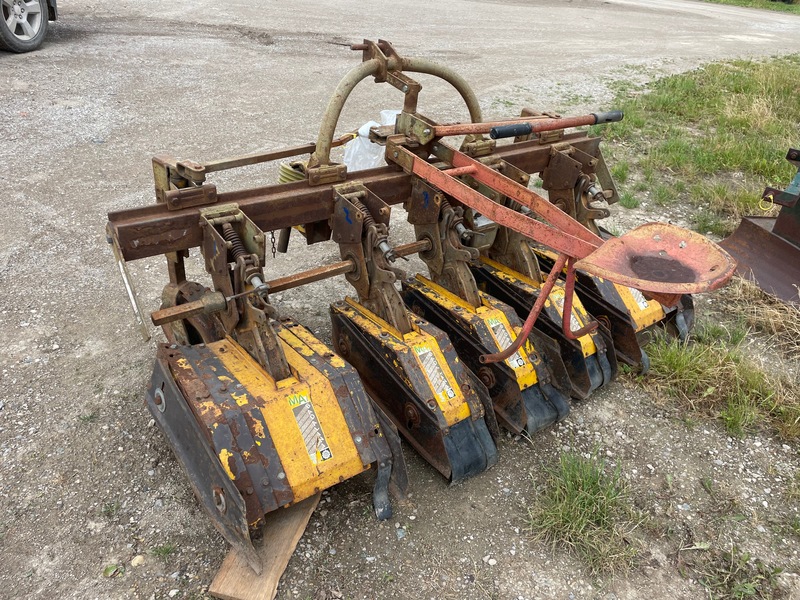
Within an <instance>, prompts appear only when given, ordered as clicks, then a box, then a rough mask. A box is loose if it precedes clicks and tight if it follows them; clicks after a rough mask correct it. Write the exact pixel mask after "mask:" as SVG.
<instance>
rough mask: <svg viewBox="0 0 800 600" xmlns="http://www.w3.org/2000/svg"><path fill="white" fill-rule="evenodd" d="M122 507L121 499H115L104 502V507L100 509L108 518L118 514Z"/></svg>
mask: <svg viewBox="0 0 800 600" xmlns="http://www.w3.org/2000/svg"><path fill="white" fill-rule="evenodd" d="M120 508H122V504H120V503H119V501H117V500H115V501H114V502H106V503H105V504H103V507H102V508H101V509H100V513H101V514H102V515H103V516H104V517H106V518H108V519H111V518H113V517H115V516H117V513H118V512H119V509H120Z"/></svg>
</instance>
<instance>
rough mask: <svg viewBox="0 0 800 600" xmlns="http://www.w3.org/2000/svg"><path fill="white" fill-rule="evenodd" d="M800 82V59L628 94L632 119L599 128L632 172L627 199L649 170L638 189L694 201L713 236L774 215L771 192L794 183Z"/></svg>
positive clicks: (746, 64)
mask: <svg viewBox="0 0 800 600" xmlns="http://www.w3.org/2000/svg"><path fill="white" fill-rule="evenodd" d="M765 4H772V5H781V6H783V7H786V6H787V5H784V4H782V3H779V2H765ZM796 8H797V9H798V12H800V6H796ZM798 80H800V55H792V56H787V57H783V58H773V59H769V60H753V61H745V60H738V61H730V62H722V63H712V64H709V65H706V66H704V67H702V68H699V69H696V70H695V71H691V72H689V73H684V74H680V75H674V76H670V77H665V78H662V79H659V80H657V81H655V82H652V83H651V84H649V85H648V86H647V87H646V88H638V89H637V88H635V87H634V86H631V85H627V86H621V87H619V91H618V93H617V98H616V100H615V104H614V108H619V109H622V110H623V111H625V119H624V120H623V121H621V122H619V123H611V124H609V125H605V126H603V127H598V126H595V127H593V128H591V130H592V132H593V133H595V134H599V135H603V136H604V137H605V138H607V139H608V140H609V141H610V142H611V144H610V147H611V149H612V154H613V155H615V156H614V157H615V159H616V160H617V161H621V162H622V163H623V164H624V165H625V166H624V167H623V168H622V171H623V172H624V173H625V175H624V177H623V178H618V179H619V182H620V183H621V184H622V185H621V186H620V187H621V188H622V190H621V191H622V192H623V193H624V192H625V189H624V188H625V186H624V183H625V181H628V180H629V177H628V171H636V172H639V173H641V174H642V176H643V180H642V181H638V182H637V183H636V184H634V191H642V190H641V188H642V187H646V189H648V190H649V191H650V193H651V195H652V197H653V200H654V202H655V204H656V205H658V206H665V207H666V206H669V205H670V204H672V203H673V202H674V201H675V200H676V199H678V200H685V201H688V202H689V203H690V204H691V205H692V206H694V207H696V209H697V211H698V213H699V216H698V217H697V218H696V219H695V226H696V227H697V228H698V230H699V231H703V230H702V228H703V227H708V225H709V223H711V224H712V225H713V227H711V228H710V229H708V228H707V229H706V230H705V231H709V230H711V231H714V232H715V233H717V234H718V235H719V234H727V233H728V232H730V231H731V230H732V227H733V226H734V225H735V224H736V223H737V222H738V221H739V219H740V218H741V216H742V215H744V214H765V213H764V211H763V210H761V209H760V208H759V205H758V203H759V198H760V195H761V192H762V191H763V189H764V187H765V186H766V185H774V186H777V187H781V186H782V185H783V184H785V183H787V182H788V181H791V178H792V177H793V175H794V169H793V167H792V166H791V165H790V164H789V163H788V162H787V161H786V160H785V158H784V157H785V154H786V149H787V148H788V147H789V146H791V145H792V144H793V143H794V144H796V143H797V142H796V141H797V138H798V136H800V126H798V123H800V102H797V83H796V82H797V81H798ZM614 142H619V144H615V143H614ZM611 162H614V161H611ZM617 164H619V162H618V163H617ZM676 181H677V182H680V185H676V184H675V182H676ZM775 211H776V209H775V208H774V207H773V208H772V209H770V211H769V212H775ZM769 212H768V213H767V214H769ZM712 218H713V219H712ZM705 231H703V233H705Z"/></svg>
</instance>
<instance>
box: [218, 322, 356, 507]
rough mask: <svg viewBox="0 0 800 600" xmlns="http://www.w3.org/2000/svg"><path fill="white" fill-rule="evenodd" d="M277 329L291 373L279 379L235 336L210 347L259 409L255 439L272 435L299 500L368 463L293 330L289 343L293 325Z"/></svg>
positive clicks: (252, 430) (329, 391) (323, 380)
mask: <svg viewBox="0 0 800 600" xmlns="http://www.w3.org/2000/svg"><path fill="white" fill-rule="evenodd" d="M276 329H277V332H278V336H279V337H280V339H281V342H282V343H283V350H284V352H285V354H286V359H287V361H288V363H289V366H290V368H291V370H292V372H293V373H294V375H295V376H294V377H289V378H286V379H284V380H282V381H279V382H275V380H274V379H273V378H272V377H271V376H270V375H269V374H268V373H267V372H266V371H264V369H263V368H262V367H261V366H260V365H259V364H258V363H257V362H256V361H255V360H254V359H253V358H252V357H251V356H250V355H249V354H248V353H247V352H246V351H245V350H244V349H243V348H241V346H239V345H238V344H236V343H235V342H234V341H233V340H228V339H226V340H222V341H220V342H214V343H212V344H209V345H208V347H209V348H210V349H211V350H212V351H213V352H214V353H215V355H216V356H217V358H218V359H219V360H220V362H222V364H223V365H224V367H225V369H226V370H227V371H228V372H230V373H231V375H233V377H234V378H235V379H236V380H237V381H238V382H239V383H241V384H242V386H243V387H244V389H245V390H246V393H247V395H248V396H249V399H248V405H249V406H250V407H252V409H253V410H256V411H258V412H257V413H256V414H255V415H253V416H254V417H260V418H254V419H253V421H255V423H256V424H255V425H253V426H252V427H251V432H252V434H253V435H254V439H255V441H256V443H257V444H259V438H260V439H261V440H265V439H270V440H271V442H272V444H273V445H274V446H275V449H276V451H277V453H278V456H279V457H280V461H281V468H282V469H283V471H284V473H286V480H287V482H288V484H289V486H290V487H291V489H292V493H293V494H294V497H295V502H299V501H300V500H303V499H305V498H308V497H309V496H312V495H313V494H315V493H316V492H317V491H319V490H324V489H327V488H329V487H331V486H332V485H334V484H336V483H338V482H339V481H342V480H344V479H348V478H350V477H353V476H354V475H356V474H358V473H360V472H362V471H364V470H365V469H366V468H368V466H365V465H363V464H362V462H361V458H360V456H359V455H358V451H357V449H356V447H355V443H354V442H353V439H352V437H351V434H350V430H349V428H348V426H347V422H346V421H345V419H344V415H343V414H342V410H341V407H340V406H339V401H338V400H337V398H336V396H335V394H334V392H333V388H332V386H331V384H330V382H329V381H328V379H327V378H326V377H325V376H324V375H323V374H322V373H321V372H319V371H318V370H317V369H316V368H315V367H313V366H312V365H311V364H310V363H309V362H308V360H307V358H306V357H307V356H310V354H309V353H308V351H304V352H302V353H301V352H299V351H298V350H299V349H301V348H300V346H297V338H296V336H294V337H295V339H293V340H292V343H291V344H290V343H288V342H287V341H286V338H292V337H293V334H292V333H291V330H289V329H286V328H283V327H277V328H276ZM293 329H294V328H293ZM296 347H297V349H296ZM301 405H304V406H301ZM298 407H300V408H301V409H302V413H301V414H300V417H301V418H303V419H305V420H304V421H303V426H304V429H303V430H301V424H300V422H299V421H298V412H297V409H298ZM251 414H252V413H251ZM261 419H263V422H264V424H266V431H264V427H263V425H261V424H260V422H259V421H260V420H261ZM262 434H266V435H262ZM304 434H305V435H304Z"/></svg>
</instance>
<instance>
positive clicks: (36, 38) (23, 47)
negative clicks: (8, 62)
mask: <svg viewBox="0 0 800 600" xmlns="http://www.w3.org/2000/svg"><path fill="white" fill-rule="evenodd" d="M48 14H49V13H48V7H47V0H0V49H6V50H10V51H11V52H30V51H31V50H36V49H37V48H38V47H39V46H41V45H42V42H43V41H44V36H45V35H47V19H48Z"/></svg>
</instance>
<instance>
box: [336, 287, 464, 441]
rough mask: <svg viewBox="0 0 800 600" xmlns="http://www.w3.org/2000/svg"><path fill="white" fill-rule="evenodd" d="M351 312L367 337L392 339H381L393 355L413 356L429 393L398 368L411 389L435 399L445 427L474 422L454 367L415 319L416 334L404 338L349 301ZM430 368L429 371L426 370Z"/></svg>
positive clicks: (354, 320) (422, 395) (356, 303)
mask: <svg viewBox="0 0 800 600" xmlns="http://www.w3.org/2000/svg"><path fill="white" fill-rule="evenodd" d="M345 301H346V302H347V304H348V308H346V309H345V311H346V314H347V318H348V319H350V320H351V321H352V322H353V324H354V325H355V326H356V327H358V328H359V329H361V330H362V331H364V332H365V333H366V334H367V335H371V336H375V337H377V336H379V335H380V334H381V332H386V333H387V334H388V335H387V336H385V337H384V338H382V339H381V343H382V344H384V345H385V346H386V347H387V348H391V349H392V351H394V352H396V353H397V354H398V355H400V354H408V353H411V354H412V355H413V356H414V358H415V359H416V362H417V364H418V365H419V367H420V370H419V372H420V373H421V374H422V376H423V378H424V379H425V383H426V389H414V386H415V384H414V382H412V381H411V380H410V379H409V378H408V374H407V373H405V371H403V370H402V369H401V365H400V363H399V362H398V361H397V360H396V359H395V360H394V363H393V364H394V366H395V367H397V369H398V374H399V375H400V376H401V377H402V378H403V381H404V382H405V384H406V385H407V386H409V387H410V388H412V389H414V391H415V392H416V393H417V394H418V395H419V396H420V397H422V398H432V399H433V400H434V401H435V402H436V404H437V406H438V407H439V410H441V412H442V416H443V417H444V420H445V423H447V425H448V426H453V425H455V424H456V423H458V422H460V421H463V420H464V419H468V418H470V416H471V415H472V413H471V412H470V409H469V405H468V404H467V402H466V399H465V398H464V394H463V393H462V392H461V387H460V386H459V384H458V382H457V381H456V378H455V375H454V374H453V371H452V369H451V368H450V365H448V364H447V360H446V359H445V357H444V353H443V352H442V350H441V348H439V344H438V342H437V341H436V339H435V338H434V337H433V336H431V335H429V334H427V333H425V332H424V331H423V330H421V329H420V328H419V326H418V325H417V324H416V323H415V322H414V320H413V319H412V323H411V326H412V327H413V330H412V331H410V332H408V333H406V334H401V333H400V332H399V331H398V330H397V329H395V328H394V327H392V326H391V325H389V324H388V323H386V321H384V320H383V319H381V318H380V317H379V316H377V315H376V314H374V313H372V312H370V311H369V310H367V309H366V308H364V307H363V306H361V305H360V304H358V302H356V301H355V300H352V299H351V298H346V299H345ZM426 367H427V370H426Z"/></svg>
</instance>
